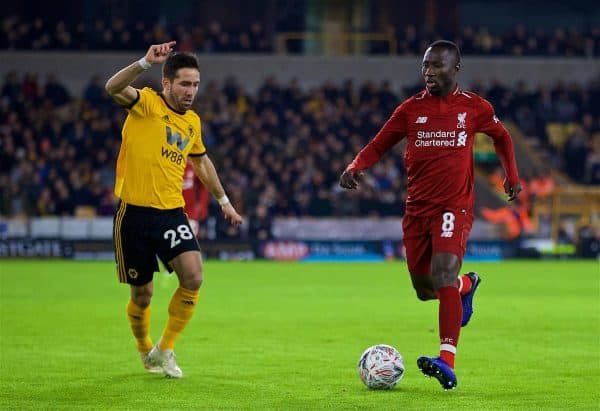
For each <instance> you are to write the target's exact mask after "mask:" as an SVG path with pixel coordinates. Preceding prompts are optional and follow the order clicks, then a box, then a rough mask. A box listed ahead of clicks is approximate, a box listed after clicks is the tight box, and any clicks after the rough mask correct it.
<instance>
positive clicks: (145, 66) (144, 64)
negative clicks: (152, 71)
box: [138, 57, 152, 70]
mask: <svg viewBox="0 0 600 411" xmlns="http://www.w3.org/2000/svg"><path fill="white" fill-rule="evenodd" d="M138 64H139V65H140V67H141V68H143V69H144V70H148V69H149V68H150V67H152V64H150V63H148V60H146V57H142V58H141V59H139V60H138Z"/></svg>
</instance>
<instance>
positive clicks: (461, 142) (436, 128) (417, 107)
mask: <svg viewBox="0 0 600 411" xmlns="http://www.w3.org/2000/svg"><path fill="white" fill-rule="evenodd" d="M459 69H460V51H459V49H458V47H457V46H456V44H454V43H452V42H450V41H446V40H439V41H436V42H434V43H432V44H431V46H430V47H429V48H428V49H427V50H426V51H425V55H424V56H423V64H422V68H421V71H422V74H423V77H424V79H425V90H423V91H421V92H420V93H418V94H416V95H414V96H412V97H410V98H409V99H407V100H406V101H404V102H403V103H402V104H401V105H400V106H398V108H396V110H395V111H394V113H393V114H392V116H391V117H390V118H389V119H388V121H387V122H386V123H385V124H384V125H383V127H382V128H381V130H380V131H379V133H377V135H376V136H375V137H374V138H373V140H371V142H369V144H367V145H366V146H365V147H364V148H363V149H362V150H361V151H360V153H358V155H357V156H356V158H355V159H354V161H352V163H351V164H350V165H348V167H347V168H346V170H345V171H344V173H343V174H342V176H341V177H340V185H341V186H342V187H344V188H348V189H355V188H356V187H357V186H358V182H359V180H360V176H361V175H362V171H363V170H365V169H368V168H369V167H371V166H373V165H374V164H375V163H377V161H379V159H380V158H381V157H382V156H383V155H384V154H385V153H386V152H387V151H389V150H390V149H391V148H392V147H393V146H394V145H395V144H396V143H398V142H399V141H400V140H402V139H404V138H406V139H407V147H406V152H405V154H404V164H405V167H406V173H407V177H408V196H407V200H406V214H405V216H404V218H403V220H402V227H403V231H404V245H405V247H406V260H407V264H408V270H409V272H410V276H411V280H412V283H413V287H414V288H415V290H416V293H417V297H418V298H419V299H420V300H423V301H425V300H432V299H438V300H439V314H438V315H439V336H440V355H439V357H425V356H423V357H419V359H418V360H417V365H418V367H419V368H420V369H421V371H422V372H423V373H424V374H425V375H427V376H430V377H435V378H436V379H437V380H438V381H439V382H440V384H441V385H442V387H443V388H444V389H452V388H455V387H456V385H457V380H456V375H455V373H454V356H455V355H456V346H457V344H458V336H459V333H460V328H461V326H465V325H466V324H467V323H468V322H469V319H470V318H471V314H472V313H473V307H472V301H473V295H474V293H475V290H476V289H477V286H478V285H479V283H480V281H481V279H480V278H479V275H477V273H468V274H466V275H463V276H460V277H459V275H458V273H459V270H460V267H461V265H462V259H463V256H464V253H465V250H466V242H467V237H468V236H469V233H470V231H471V226H472V224H473V202H474V198H473V188H474V172H473V142H474V139H475V133H477V132H483V133H485V134H487V135H488V136H490V137H491V138H492V139H493V141H494V148H495V150H496V153H497V155H498V157H499V158H500V161H501V162H502V166H503V168H504V171H505V174H506V179H505V181H504V188H505V191H506V193H507V194H508V200H509V201H512V200H514V199H515V198H516V197H517V195H518V193H519V192H520V191H521V185H520V183H519V176H518V173H517V166H516V161H515V156H514V151H513V145H512V140H511V137H510V135H509V133H508V132H507V131H506V129H505V128H504V126H503V125H502V123H500V120H498V118H497V117H496V115H495V114H494V109H493V108H492V105H491V104H490V103H489V102H488V101H487V100H485V99H483V98H482V97H479V96H478V95H476V94H474V93H472V92H469V91H464V90H462V89H460V88H459V87H458V84H457V82H456V74H457V73H458V71H459Z"/></svg>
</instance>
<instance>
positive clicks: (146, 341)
mask: <svg viewBox="0 0 600 411" xmlns="http://www.w3.org/2000/svg"><path fill="white" fill-rule="evenodd" d="M151 314H152V310H151V309H150V307H149V306H148V307H146V308H145V309H144V308H142V307H140V306H139V305H137V304H136V303H134V302H133V301H132V300H129V304H127V318H128V319H129V324H130V325H131V331H132V332H133V336H134V337H135V340H136V342H137V349H138V351H139V352H141V353H147V352H148V351H150V350H151V349H152V345H153V344H152V340H151V339H150V315H151Z"/></svg>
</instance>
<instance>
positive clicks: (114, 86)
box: [104, 41, 175, 106]
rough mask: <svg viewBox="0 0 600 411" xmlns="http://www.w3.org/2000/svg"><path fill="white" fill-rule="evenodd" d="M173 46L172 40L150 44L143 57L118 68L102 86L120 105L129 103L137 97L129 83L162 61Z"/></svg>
mask: <svg viewBox="0 0 600 411" xmlns="http://www.w3.org/2000/svg"><path fill="white" fill-rule="evenodd" d="M174 46H175V42H174V41H170V42H168V43H163V44H153V45H152V46H150V48H149V49H148V51H147V52H146V55H145V56H144V57H142V58H141V59H139V60H138V61H136V62H134V63H131V64H130V65H128V66H127V67H125V68H123V69H121V70H119V71H118V72H117V73H116V74H114V75H113V76H112V77H111V78H109V79H108V81H107V82H106V85H105V86H104V87H105V89H106V92H107V93H108V94H109V95H110V96H111V97H112V98H113V99H114V100H115V101H116V102H117V103H119V104H120V105H122V106H129V105H131V103H133V102H134V101H135V99H136V98H137V92H136V90H135V89H134V88H133V87H131V86H130V84H131V83H132V82H133V80H135V79H136V78H137V77H138V76H139V75H140V74H141V73H143V72H144V71H145V70H147V69H149V68H150V67H152V65H153V64H160V63H162V62H164V61H165V60H166V59H167V57H168V56H169V53H170V52H171V51H173V47H174Z"/></svg>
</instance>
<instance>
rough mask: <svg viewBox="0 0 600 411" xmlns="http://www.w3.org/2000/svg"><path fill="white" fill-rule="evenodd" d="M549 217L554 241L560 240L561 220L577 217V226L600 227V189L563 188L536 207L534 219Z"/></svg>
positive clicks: (542, 200) (539, 201) (541, 200)
mask: <svg viewBox="0 0 600 411" xmlns="http://www.w3.org/2000/svg"><path fill="white" fill-rule="evenodd" d="M544 215H545V216H549V217H550V219H551V224H552V239H554V240H555V241H556V240H557V239H558V233H559V230H560V224H561V220H562V219H563V218H564V217H575V218H576V219H577V226H578V227H581V226H584V225H600V188H599V187H585V186H563V187H559V188H557V189H556V191H555V192H554V193H552V195H550V196H549V197H547V198H545V199H538V200H537V201H536V203H535V205H534V218H535V219H536V220H537V221H539V219H540V217H542V216H544Z"/></svg>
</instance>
